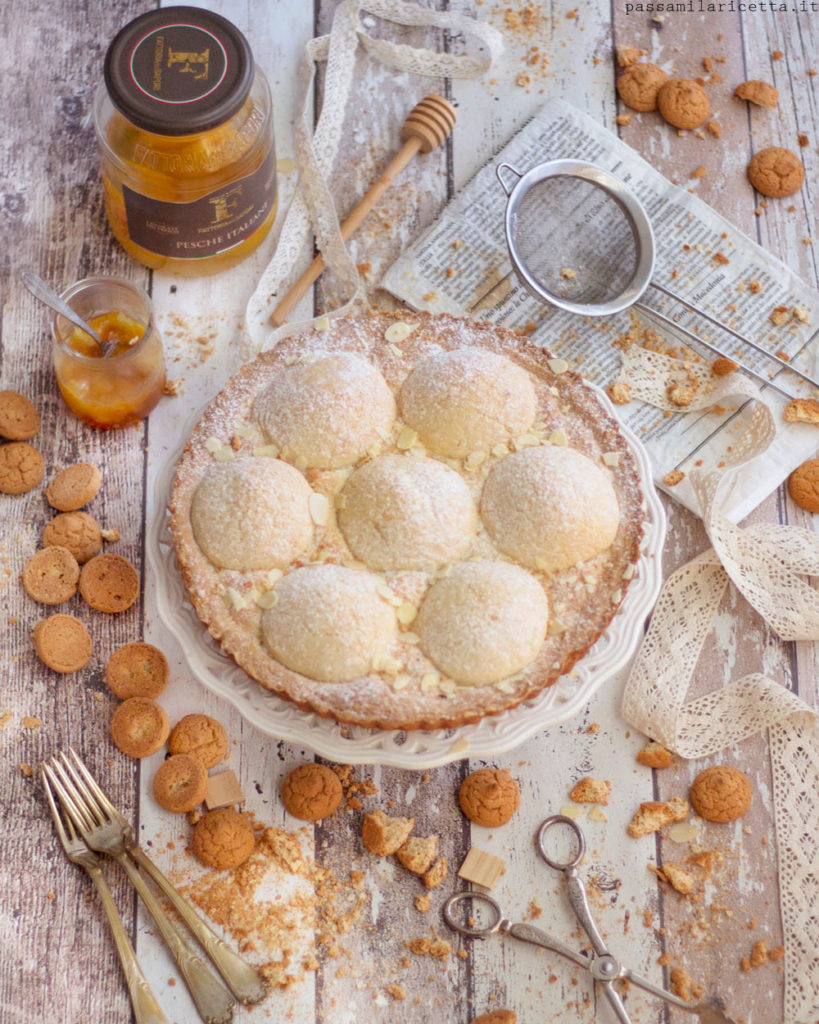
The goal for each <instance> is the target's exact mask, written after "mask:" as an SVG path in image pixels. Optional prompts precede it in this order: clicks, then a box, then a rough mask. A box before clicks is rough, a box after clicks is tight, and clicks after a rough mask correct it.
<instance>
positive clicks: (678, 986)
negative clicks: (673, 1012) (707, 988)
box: [668, 967, 702, 1003]
mask: <svg viewBox="0 0 819 1024" xmlns="http://www.w3.org/2000/svg"><path fill="white" fill-rule="evenodd" d="M668 980H669V982H670V983H671V991H672V992H673V993H674V995H676V996H679V997H680V999H684V1000H685V1001H686V1002H687V1003H690V1002H691V1001H692V1000H693V999H699V998H700V996H701V995H702V986H701V985H697V984H696V983H695V982H694V979H693V978H692V977H691V975H690V974H689V973H688V971H686V969H685V968H684V967H674V968H672V970H671V973H670V975H669V979H668Z"/></svg>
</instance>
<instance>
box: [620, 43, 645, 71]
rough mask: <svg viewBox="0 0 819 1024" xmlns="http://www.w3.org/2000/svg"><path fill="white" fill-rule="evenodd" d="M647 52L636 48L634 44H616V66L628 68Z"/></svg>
mask: <svg viewBox="0 0 819 1024" xmlns="http://www.w3.org/2000/svg"><path fill="white" fill-rule="evenodd" d="M647 52H648V51H647V50H638V49H637V47H636V46H618V47H617V49H616V54H617V67H618V68H630V67H631V65H632V64H636V63H637V61H638V60H639V59H640V58H641V57H645V55H646V53H647Z"/></svg>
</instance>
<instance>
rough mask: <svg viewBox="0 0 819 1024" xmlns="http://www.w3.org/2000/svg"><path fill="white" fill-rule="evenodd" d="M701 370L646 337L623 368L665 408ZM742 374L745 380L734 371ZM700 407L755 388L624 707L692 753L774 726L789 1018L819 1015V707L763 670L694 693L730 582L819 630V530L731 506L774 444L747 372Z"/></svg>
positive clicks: (640, 393) (781, 624) (788, 618)
mask: <svg viewBox="0 0 819 1024" xmlns="http://www.w3.org/2000/svg"><path fill="white" fill-rule="evenodd" d="M692 372H693V373H694V375H695V376H697V377H703V383H706V381H705V379H704V375H706V374H707V372H708V371H707V370H705V371H703V370H699V369H697V368H696V364H694V367H691V366H688V365H687V364H683V363H681V362H679V361H678V360H673V359H669V358H668V357H666V356H664V355H661V354H659V353H655V352H647V351H646V350H644V349H641V348H637V347H635V348H632V349H630V350H629V351H628V352H627V353H626V355H625V359H624V366H623V372H622V377H623V378H624V379H627V380H628V381H629V383H630V385H631V391H632V395H634V396H635V397H640V398H643V399H645V400H646V401H650V402H651V403H652V404H654V405H658V406H660V407H663V408H670V409H673V408H677V407H676V406H673V405H671V404H670V403H669V402H668V400H667V398H666V391H665V388H666V382H667V381H669V380H680V379H684V378H685V377H686V376H687V375H688V374H689V373H692ZM734 377H736V380H734V379H733V378H734ZM702 390H706V391H707V392H708V393H707V394H705V395H704V396H703V397H702V398H701V399H699V400H697V401H693V402H692V403H691V405H690V406H689V408H690V409H695V408H707V407H708V406H710V405H712V404H713V403H714V402H715V401H717V400H718V399H720V398H722V397H724V396H727V395H728V394H733V395H741V396H745V397H749V398H754V399H756V401H755V402H754V405H753V409H752V412H751V416H750V423H749V426H748V429H747V430H746V432H745V434H744V435H743V437H742V440H741V441H740V443H739V444H737V445H735V446H734V450H733V451H732V453H731V456H730V458H729V459H727V460H726V465H725V467H724V468H723V469H720V470H717V471H715V472H711V473H700V472H699V471H696V470H695V471H694V472H692V473H691V474H690V481H691V484H692V486H693V488H694V490H695V493H696V495H697V500H698V502H699V507H700V510H701V514H702V520H703V523H704V525H705V528H706V531H707V533H708V536H709V538H710V540H711V544H712V545H713V547H712V548H711V549H710V550H708V551H705V552H704V553H703V554H701V555H699V556H698V557H697V558H695V559H694V560H693V561H691V562H689V563H688V564H687V565H684V566H683V567H682V568H680V569H678V570H677V571H676V572H675V573H674V574H673V575H672V576H670V577H669V579H668V580H667V581H666V583H665V585H664V586H663V589H662V592H661V593H660V597H659V600H658V602H657V605H656V607H655V609H654V612H653V614H652V618H651V624H650V627H649V629H648V633H647V635H646V637H645V640H644V642H643V645H642V647H641V648H640V651H639V653H638V655H637V659H636V661H635V663H634V665H633V667H632V670H631V674H630V676H629V679H628V682H627V683H626V689H625V695H624V697H623V715H624V717H625V719H626V720H627V721H628V722H629V723H630V724H632V725H633V726H635V727H636V728H638V729H639V730H640V731H641V732H643V733H645V734H646V735H648V736H651V737H652V738H654V739H656V740H659V741H660V742H662V743H664V744H665V745H666V746H667V747H669V748H670V749H672V750H675V751H676V752H677V753H678V754H679V755H680V756H681V757H685V758H700V757H707V756H708V755H710V754H714V753H716V752H717V751H719V750H722V749H724V748H726V747H729V746H731V745H732V744H735V743H738V742H739V741H740V740H743V739H745V738H746V737H748V736H753V735H755V734H757V733H760V732H762V731H763V730H765V729H767V730H768V741H769V745H770V753H771V763H772V770H773V795H774V814H775V827H776V837H777V852H778V857H779V884H780V904H781V912H782V925H783V930H784V938H785V949H786V959H785V966H786V971H785V1015H784V1020H785V1024H816V1022H817V1021H819V730H817V729H816V728H815V726H816V720H817V715H816V713H815V711H814V710H813V709H812V708H811V707H809V706H808V705H807V704H806V703H805V702H804V701H802V700H801V699H800V698H799V697H798V696H797V695H796V694H795V693H792V692H791V691H789V690H787V689H785V687H784V686H782V685H780V684H779V683H776V682H774V681H773V680H772V679H768V678H766V677H765V676H764V675H762V674H761V673H754V674H752V675H749V676H745V677H744V678H742V679H739V680H736V681H735V682H732V683H731V684H729V685H728V686H725V687H723V688H722V689H720V690H717V691H716V692H714V693H709V694H706V695H705V696H702V697H697V698H695V699H692V700H689V701H688V702H686V700H685V696H686V692H687V690H688V687H689V684H690V682H691V679H692V677H693V675H694V671H695V668H696V665H697V661H698V659H699V656H700V652H701V650H702V646H703V643H704V641H705V638H706V636H707V635H708V633H709V631H710V628H711V625H712V622H713V619H714V616H715V615H716V613H717V609H718V608H719V604H720V600H721V598H722V596H723V594H724V592H725V589H726V587H727V586H728V584H729V582H731V583H733V584H734V586H736V587H737V589H738V590H739V591H740V592H741V593H742V594H743V596H744V597H745V598H746V599H747V600H748V601H749V602H750V604H751V605H753V607H754V608H755V609H756V610H757V612H759V614H760V615H761V616H762V617H763V618H764V619H765V621H766V622H767V623H768V624H769V625H770V626H771V628H772V629H774V630H775V631H776V633H777V634H778V635H779V636H780V637H781V638H782V639H783V640H817V639H819V593H818V592H817V591H816V590H815V589H814V588H813V587H812V586H811V585H810V582H809V580H808V577H810V576H819V537H817V536H816V535H815V534H813V533H809V532H807V531H805V530H801V529H798V528H796V527H789V526H771V525H767V524H766V525H764V526H752V527H749V528H747V529H741V528H740V527H738V526H735V525H734V524H733V523H731V522H729V521H728V519H726V517H725V516H724V515H723V514H722V512H721V511H720V506H721V502H722V499H723V497H724V496H725V494H726V493H727V490H728V488H729V487H730V484H731V478H732V475H733V471H734V470H736V469H737V468H738V467H739V466H740V465H742V464H743V463H745V462H747V461H748V460H749V459H752V458H754V456H756V455H758V454H759V453H760V452H762V451H764V450H765V448H766V447H767V446H768V445H769V444H770V442H771V440H772V439H773V436H774V433H775V431H776V426H775V424H774V419H773V415H772V413H771V411H770V409H769V408H768V407H767V406H766V405H765V404H764V402H762V401H761V400H760V399H759V392H758V391H757V389H756V388H755V386H754V385H753V384H751V383H750V382H748V381H747V380H742V379H741V378H740V377H739V375H732V376H731V377H730V378H727V379H723V380H722V381H720V382H719V383H718V384H717V386H716V387H715V388H714V389H713V390H710V391H709V390H708V389H707V388H704V389H701V391H702Z"/></svg>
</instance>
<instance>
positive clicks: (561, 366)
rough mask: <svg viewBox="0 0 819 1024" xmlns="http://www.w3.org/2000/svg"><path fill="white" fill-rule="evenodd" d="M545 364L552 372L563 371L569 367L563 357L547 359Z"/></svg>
mask: <svg viewBox="0 0 819 1024" xmlns="http://www.w3.org/2000/svg"><path fill="white" fill-rule="evenodd" d="M546 365H547V366H548V367H549V369H550V370H551V371H552V373H565V372H566V371H567V370H568V369H569V364H568V363H567V362H566V360H565V359H547V360H546Z"/></svg>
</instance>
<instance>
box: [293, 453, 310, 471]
mask: <svg viewBox="0 0 819 1024" xmlns="http://www.w3.org/2000/svg"><path fill="white" fill-rule="evenodd" d="M293 465H294V466H295V468H296V469H298V470H299V471H300V472H302V473H303V472H304V471H305V469H307V459H306V458H305V457H304V456H303V455H297V456H296V457H295V459H293Z"/></svg>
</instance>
